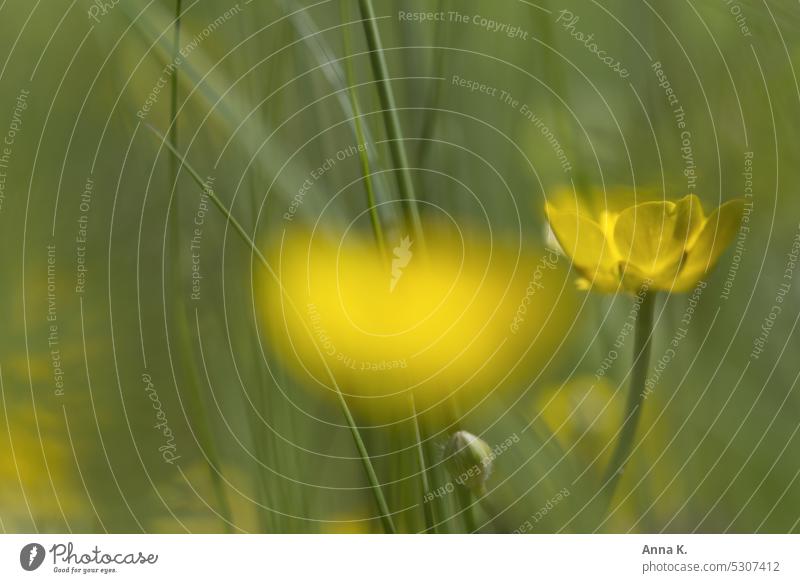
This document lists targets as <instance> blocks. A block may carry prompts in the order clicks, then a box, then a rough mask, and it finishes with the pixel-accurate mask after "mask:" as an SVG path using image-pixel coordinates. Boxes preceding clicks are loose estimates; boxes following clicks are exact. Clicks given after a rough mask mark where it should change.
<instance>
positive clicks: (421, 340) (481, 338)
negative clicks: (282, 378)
mask: <svg viewBox="0 0 800 583" xmlns="http://www.w3.org/2000/svg"><path fill="white" fill-rule="evenodd" d="M458 235H460V236H459V237H457V238H447V237H444V236H441V232H439V231H437V230H436V229H435V228H433V229H429V231H427V232H426V238H429V240H428V244H427V250H426V251H422V250H420V249H417V248H416V247H415V244H414V242H413V241H410V240H407V239H406V238H404V237H398V239H397V243H398V245H397V247H395V260H394V261H392V260H391V259H390V258H387V259H386V260H383V259H381V257H380V256H379V255H378V253H377V252H376V251H375V245H374V243H373V242H372V241H371V240H370V239H367V238H363V237H362V236H360V235H353V234H350V235H348V236H346V237H344V238H342V239H341V240H339V239H336V238H333V237H329V236H326V235H320V234H319V233H317V234H316V235H315V236H314V237H312V236H310V235H309V234H305V233H303V234H299V235H296V236H293V237H291V238H289V239H288V240H287V241H286V242H285V244H284V246H283V249H282V250H281V253H280V257H278V258H273V260H272V262H273V264H274V265H279V270H280V273H279V277H280V286H278V285H277V284H276V282H275V281H274V280H269V281H267V282H266V283H265V290H264V291H263V292H262V297H264V298H265V302H264V305H263V306H262V307H263V308H264V321H265V324H266V328H267V330H268V332H269V334H270V335H271V337H272V339H273V340H275V341H274V342H272V345H273V346H275V347H277V348H278V349H279V350H280V351H281V352H282V354H281V356H282V361H284V362H290V363H292V365H293V366H291V368H292V369H293V370H294V371H295V372H296V373H298V374H300V375H302V376H303V377H304V379H305V380H309V381H311V382H312V383H314V384H319V385H321V386H322V387H325V388H328V389H331V388H332V387H331V385H330V378H329V375H328V374H327V371H326V369H325V368H324V367H323V366H322V364H323V363H322V358H321V357H324V359H325V364H326V365H327V367H328V368H330V370H331V371H332V373H333V375H334V376H335V378H336V380H337V383H338V384H339V386H340V387H341V389H342V391H343V392H344V393H345V394H347V395H348V396H349V397H351V398H352V399H353V403H354V404H355V405H356V406H358V405H362V406H367V407H369V408H370V409H373V410H374V409H375V407H376V406H380V407H381V408H383V409H386V408H387V407H388V408H391V407H394V408H395V409H397V407H398V405H400V406H401V409H399V410H398V411H399V412H400V413H401V414H402V415H406V414H407V396H408V395H407V393H408V391H409V390H413V391H414V395H415V397H416V398H417V401H418V404H419V405H420V406H433V405H435V404H437V403H442V402H444V401H445V400H446V399H447V398H448V396H450V395H453V394H458V395H459V398H461V397H464V396H466V395H468V394H470V393H472V394H477V395H480V396H483V395H486V394H487V393H489V392H491V391H493V390H494V389H496V388H498V387H499V386H500V385H502V384H504V383H506V384H508V383H510V382H511V381H512V379H514V378H515V377H516V378H519V375H520V373H522V374H524V375H525V376H524V378H527V379H529V378H531V374H532V373H534V374H535V372H536V371H537V370H539V369H540V368H541V366H542V364H543V363H544V362H546V361H547V359H549V358H550V357H551V356H552V355H553V353H554V352H555V351H556V348H557V346H558V344H559V342H560V341H561V340H562V338H563V337H564V330H565V328H566V327H567V323H568V322H569V314H570V306H571V305H574V295H573V294H572V293H571V291H570V289H569V288H571V287H572V286H569V285H565V283H566V281H567V280H566V278H567V273H566V271H565V270H564V269H563V268H562V266H560V265H558V256H557V255H556V254H554V253H551V255H552V256H553V257H554V259H555V261H551V262H544V263H543V262H542V259H541V257H537V256H536V255H533V254H531V253H530V252H528V253H521V252H520V250H519V249H513V250H511V249H508V248H504V247H502V246H498V245H497V243H496V242H494V244H493V245H492V244H491V242H490V241H489V240H486V239H484V238H482V237H480V236H478V235H476V234H474V233H471V232H464V231H461V232H459V233H458ZM398 248H399V250H400V251H401V252H402V254H401V255H402V256H398ZM544 253H545V254H546V251H545V252H544ZM545 256H546V255H545ZM397 257H401V259H402V261H399V260H397ZM562 263H563V262H562ZM537 265H538V266H539V267H537V270H535V271H534V270H532V266H537ZM476 389H477V390H476ZM398 398H402V401H399V400H398ZM462 402H463V401H462ZM404 404H405V405H404Z"/></svg>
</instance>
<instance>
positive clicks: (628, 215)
mask: <svg viewBox="0 0 800 583" xmlns="http://www.w3.org/2000/svg"><path fill="white" fill-rule="evenodd" d="M682 208H685V206H684V205H682ZM677 218H678V212H677V206H676V205H675V203H673V202H668V201H655V202H645V203H642V204H637V205H636V206H632V207H630V208H627V209H625V210H624V211H622V212H621V213H620V214H619V217H618V218H617V221H616V224H615V226H614V242H615V243H616V246H617V252H618V253H619V256H620V258H621V259H622V260H623V261H625V262H626V263H628V264H629V265H632V266H633V267H635V268H636V269H637V270H638V271H639V272H641V273H643V274H645V275H649V276H658V275H659V274H660V273H661V272H663V271H665V270H666V271H671V270H672V269H674V268H675V266H676V265H677V264H678V263H679V262H680V260H681V256H682V254H683V240H685V238H686V235H685V232H686V228H685V227H684V233H683V234H682V237H681V238H680V239H676V237H675V226H676V223H677ZM684 218H685V217H684Z"/></svg>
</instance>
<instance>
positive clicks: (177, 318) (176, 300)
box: [169, 0, 233, 533]
mask: <svg viewBox="0 0 800 583" xmlns="http://www.w3.org/2000/svg"><path fill="white" fill-rule="evenodd" d="M181 9H182V0H177V1H176V2H175V32H174V36H173V46H172V59H173V62H174V61H175V59H176V58H177V55H178V51H179V50H180V40H181V12H182V10H181ZM169 143H170V144H171V145H172V146H173V148H175V149H177V147H178V67H174V68H173V69H172V74H171V76H170V111H169ZM169 161H170V163H169V166H170V169H169V176H170V185H171V187H172V192H173V193H174V195H175V197H174V200H175V205H174V208H173V211H172V216H171V217H170V231H171V233H172V237H171V246H170V247H171V248H170V251H171V259H172V270H171V271H172V286H173V292H174V293H173V296H172V298H173V299H172V304H173V306H172V309H173V324H174V326H175V332H176V334H177V337H178V338H177V340H178V341H177V342H176V343H175V346H176V350H177V352H178V355H179V358H180V359H181V361H182V362H183V367H182V368H183V369H184V370H186V371H188V376H189V378H188V379H187V385H188V388H189V391H188V395H187V396H188V397H189V399H190V402H191V404H190V407H191V409H192V410H194V411H195V412H196V413H197V414H198V416H199V417H200V423H199V425H198V428H197V429H198V433H199V435H198V436H199V438H200V447H201V448H202V449H203V452H204V454H205V456H206V459H207V460H208V464H207V465H208V471H209V475H210V478H211V484H212V487H213V488H214V495H215V497H216V498H217V506H218V509H219V513H220V516H221V517H222V522H223V524H224V526H225V530H226V531H227V532H228V533H231V532H233V530H232V527H231V524H232V521H231V511H230V506H229V505H228V499H227V497H226V495H225V486H224V485H223V483H222V480H221V479H220V475H219V472H220V469H219V468H220V463H219V455H218V454H217V449H216V446H215V445H214V438H213V432H212V430H211V423H210V421H209V418H208V413H207V411H206V408H205V405H204V404H203V398H202V395H201V394H200V379H199V378H198V375H197V371H196V370H195V367H194V363H192V362H191V359H190V358H189V356H188V354H189V349H188V347H189V324H188V321H187V319H186V309H185V305H184V302H183V295H182V294H181V293H180V288H181V277H180V264H181V260H180V259H181V250H180V205H179V204H178V201H179V197H178V159H177V157H176V156H175V155H174V154H171V155H170V157H169Z"/></svg>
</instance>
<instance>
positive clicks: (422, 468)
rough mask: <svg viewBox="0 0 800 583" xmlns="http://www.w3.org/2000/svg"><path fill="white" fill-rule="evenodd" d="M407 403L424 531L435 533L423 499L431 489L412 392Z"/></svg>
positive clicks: (430, 508)
mask: <svg viewBox="0 0 800 583" xmlns="http://www.w3.org/2000/svg"><path fill="white" fill-rule="evenodd" d="M408 400H409V403H410V404H411V417H412V420H413V421H412V422H413V424H414V437H415V439H416V442H417V461H418V463H419V475H420V478H421V484H422V511H423V513H424V515H425V532H429V533H432V534H437V529H436V516H435V515H434V512H433V505H432V504H431V502H426V501H425V496H426V495H427V494H428V493H429V492H430V491H431V484H430V480H429V479H428V464H426V463H425V449H424V444H423V442H422V429H421V427H420V422H419V415H418V414H417V404H416V402H415V400H414V393H413V392H412V393H409V397H408Z"/></svg>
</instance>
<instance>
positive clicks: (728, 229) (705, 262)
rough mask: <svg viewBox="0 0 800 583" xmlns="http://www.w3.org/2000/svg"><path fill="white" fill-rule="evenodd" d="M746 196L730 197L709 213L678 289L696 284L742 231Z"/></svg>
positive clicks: (686, 261)
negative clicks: (744, 197)
mask: <svg viewBox="0 0 800 583" xmlns="http://www.w3.org/2000/svg"><path fill="white" fill-rule="evenodd" d="M743 211H744V199H741V198H736V199H734V200H730V201H728V202H726V203H725V204H723V205H722V206H720V207H719V208H717V209H716V210H714V212H713V213H711V214H710V215H709V217H708V218H707V219H706V221H705V223H703V228H702V230H701V231H700V233H699V235H698V236H697V237H696V240H695V241H694V244H693V245H692V246H691V248H690V249H689V251H688V254H687V256H686V260H685V261H684V265H683V268H682V270H681V274H680V277H679V278H678V283H677V285H676V286H675V291H684V290H687V289H689V288H691V287H692V286H694V285H695V284H696V283H697V282H698V281H699V280H700V278H701V277H703V275H705V274H706V273H707V272H708V271H710V270H711V268H712V267H714V265H715V264H716V263H717V260H718V259H719V256H720V255H722V252H723V251H725V248H726V247H727V246H728V245H729V244H730V242H731V241H732V240H733V238H734V237H735V236H736V233H737V232H738V230H739V223H740V221H741V220H742V213H743Z"/></svg>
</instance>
